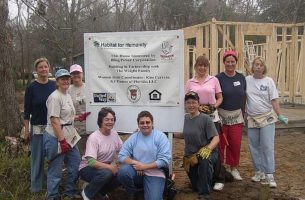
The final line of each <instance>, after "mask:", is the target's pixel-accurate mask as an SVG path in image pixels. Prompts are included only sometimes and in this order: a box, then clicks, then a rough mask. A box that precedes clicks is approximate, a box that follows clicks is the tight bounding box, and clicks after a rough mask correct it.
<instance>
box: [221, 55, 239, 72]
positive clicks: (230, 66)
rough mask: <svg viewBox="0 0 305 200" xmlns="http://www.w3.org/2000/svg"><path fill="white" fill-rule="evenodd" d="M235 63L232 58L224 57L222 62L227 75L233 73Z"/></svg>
mask: <svg viewBox="0 0 305 200" xmlns="http://www.w3.org/2000/svg"><path fill="white" fill-rule="evenodd" d="M236 63H237V62H236V59H235V58H234V57H233V56H228V57H226V59H225V60H224V64H225V71H226V72H228V73H233V72H235V68H236Z"/></svg>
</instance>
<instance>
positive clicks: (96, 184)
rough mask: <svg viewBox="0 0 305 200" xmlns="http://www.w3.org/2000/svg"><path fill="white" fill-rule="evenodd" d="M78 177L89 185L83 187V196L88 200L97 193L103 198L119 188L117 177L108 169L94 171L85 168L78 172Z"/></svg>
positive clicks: (90, 168)
mask: <svg viewBox="0 0 305 200" xmlns="http://www.w3.org/2000/svg"><path fill="white" fill-rule="evenodd" d="M79 176H80V178H81V179H82V180H84V181H86V182H88V183H89V184H88V185H87V186H86V187H85V194H86V196H87V197H88V198H90V199H93V198H94V197H95V196H96V195H97V194H98V193H100V194H102V195H103V196H104V195H106V194H107V193H109V192H111V191H112V190H114V189H116V188H117V187H119V186H120V182H119V181H118V179H117V176H115V175H113V173H112V172H111V170H109V169H95V168H93V167H89V166H87V167H85V168H83V169H81V170H80V171H79Z"/></svg>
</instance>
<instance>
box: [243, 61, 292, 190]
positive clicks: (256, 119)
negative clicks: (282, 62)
mask: <svg viewBox="0 0 305 200" xmlns="http://www.w3.org/2000/svg"><path fill="white" fill-rule="evenodd" d="M251 72H252V73H253V75H250V76H247V77H246V81H247V90H246V93H247V103H246V112H247V119H248V139H249V147H250V153H251V157H252V163H253V167H254V170H255V175H254V176H253V177H252V178H251V179H252V181H254V182H259V181H261V180H263V179H265V178H266V179H267V182H268V183H269V186H270V187H271V188H275V187H276V186H277V184H276V182H275V179H274V176H273V173H274V172H275V161H274V136H275V122H276V121H277V120H279V121H281V122H283V123H285V124H287V123H288V118H287V117H284V116H283V115H281V113H280V106H279V102H278V100H277V99H278V98H279V95H278V92H277V89H276V86H275V83H274V81H273V80H272V78H270V77H268V76H267V75H266V73H267V67H266V64H265V62H264V60H263V58H261V57H257V58H255V59H254V60H253V63H252V68H251Z"/></svg>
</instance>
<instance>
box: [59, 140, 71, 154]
mask: <svg viewBox="0 0 305 200" xmlns="http://www.w3.org/2000/svg"><path fill="white" fill-rule="evenodd" d="M59 144H60V148H61V154H64V153H67V152H68V151H70V150H71V149H72V148H71V146H70V144H69V143H68V142H67V141H66V139H63V140H60V141H59Z"/></svg>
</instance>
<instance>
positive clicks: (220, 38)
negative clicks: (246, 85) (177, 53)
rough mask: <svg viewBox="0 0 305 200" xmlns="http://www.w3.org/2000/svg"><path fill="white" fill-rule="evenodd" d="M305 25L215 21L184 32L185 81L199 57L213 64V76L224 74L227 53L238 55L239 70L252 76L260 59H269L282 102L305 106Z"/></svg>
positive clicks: (271, 74) (268, 65)
mask: <svg viewBox="0 0 305 200" xmlns="http://www.w3.org/2000/svg"><path fill="white" fill-rule="evenodd" d="M304 29H305V23H298V24H278V23H252V22H224V21H216V20H215V19H212V21H210V22H207V23H203V24H198V25H195V26H191V27H186V28H184V29H183V30H184V39H185V45H184V55H185V61H184V62H185V63H184V67H185V77H184V78H185V80H187V79H189V78H190V77H192V76H193V73H194V71H193V63H194V61H195V59H196V57H198V56H199V55H203V54H205V55H206V56H207V57H208V58H209V60H210V66H211V67H210V74H211V75H216V74H217V73H219V72H222V71H223V70H224V65H223V62H222V56H223V53H224V52H225V51H226V50H228V49H233V50H236V51H237V52H238V57H239V60H238V65H237V68H238V70H240V71H242V72H243V73H244V74H245V75H247V74H249V73H250V69H251V64H252V61H253V59H254V58H255V57H256V56H261V57H263V58H264V59H265V62H266V65H267V67H268V76H270V77H272V78H273V80H274V81H275V83H276V85H277V88H278V91H279V94H280V96H281V101H282V102H285V103H292V104H305V77H303V76H305V50H304V48H305V30H304Z"/></svg>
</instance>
